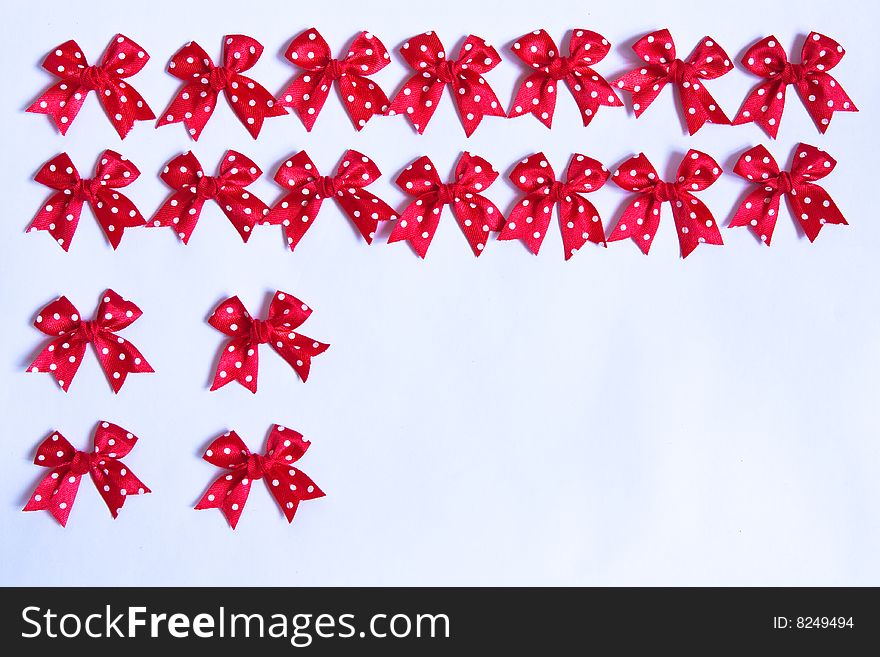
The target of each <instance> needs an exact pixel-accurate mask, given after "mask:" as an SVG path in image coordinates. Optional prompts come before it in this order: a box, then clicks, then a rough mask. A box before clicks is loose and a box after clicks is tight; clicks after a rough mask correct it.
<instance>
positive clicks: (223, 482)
mask: <svg viewBox="0 0 880 657" xmlns="http://www.w3.org/2000/svg"><path fill="white" fill-rule="evenodd" d="M309 445H311V443H310V442H309V441H308V440H306V439H305V438H303V436H302V434H301V433H299V432H297V431H294V430H293V429H288V428H286V427H283V426H281V425H280V424H278V425H275V426H274V427H272V431H271V432H270V433H269V440H268V441H267V443H266V453H265V454H252V453H251V451H250V450H249V449H248V448H247V445H245V444H244V442H243V441H242V439H241V438H239V436H238V434H237V433H235V432H234V431H228V432H227V433H225V434H223V435H222V436H220V437H219V438H217V439H216V440H215V441H214V442H212V443H211V444H210V445H209V446H208V449H207V450H205V455H204V456H203V457H202V458H203V459H205V460H206V461H207V462H208V463H210V464H211V465H215V466H217V467H218V468H223V469H225V470H228V471H229V472H228V473H227V474H225V475H222V476H220V477H217V479H215V480H214V483H212V484H211V486H210V487H209V488H208V490H207V492H206V493H205V494H204V496H203V497H202V499H201V500H199V503H198V504H196V509H197V510H199V511H201V510H202V509H220V510H221V511H222V512H223V515H224V516H226V520H227V521H228V522H229V524H230V526H231V527H232V528H233V529H235V526H236V525H237V524H238V519H239V518H240V517H241V513H242V511H244V505H245V504H246V503H247V499H248V494H249V493H250V492H251V482H253V481H256V480H257V479H265V480H266V486H267V487H268V488H269V492H270V493H272V497H274V498H275V501H276V502H278V506H279V507H281V511H283V512H284V517H285V518H287V522H293V516H294V514H296V508H297V507H298V506H299V503H300V502H302V501H305V500H314V499H316V498H319V497H324V491H322V490H321V489H320V488H318V485H317V484H316V483H315V482H314V481H312V480H311V478H310V477H309V476H308V475H307V474H305V473H304V472H303V471H302V470H297V469H296V468H294V467H293V464H294V463H295V462H296V461H298V460H299V459H301V458H302V456H303V454H305V453H306V450H307V449H308V448H309Z"/></svg>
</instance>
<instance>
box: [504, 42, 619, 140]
mask: <svg viewBox="0 0 880 657" xmlns="http://www.w3.org/2000/svg"><path fill="white" fill-rule="evenodd" d="M568 49H569V53H570V54H569V55H568V56H567V57H566V56H564V55H562V54H561V53H560V52H559V48H557V47H556V43H554V41H553V39H552V38H550V35H549V34H547V32H545V31H544V30H536V31H534V32H531V33H529V34H524V35H523V36H521V37H520V38H519V39H517V40H516V41H515V42H514V44H513V52H514V54H515V55H516V56H517V57H519V58H520V59H521V60H523V61H524V62H525V63H526V64H528V65H529V66H530V67H532V69H533V70H532V72H531V73H529V75H528V76H527V77H526V79H525V80H524V81H523V83H522V86H520V88H519V93H518V94H517V95H516V99H514V101H513V109H511V110H510V113H509V116H511V117H514V116H522V115H523V114H534V115H535V117H536V118H537V119H538V120H539V121H540V122H541V123H543V124H544V125H546V126H547V127H548V128H549V127H550V125H551V124H552V123H553V110H554V109H555V108H556V92H557V89H558V88H559V83H560V82H562V81H563V80H565V83H566V84H567V85H568V88H569V90H570V91H571V94H572V96H574V99H575V102H576V103H577V106H578V109H579V110H580V114H581V119H582V120H583V122H584V125H585V126H586V125H589V124H590V121H592V120H593V117H594V116H595V115H596V112H597V111H598V110H599V107H601V106H602V105H607V106H609V107H620V106H622V105H623V103H622V102H620V98H618V97H617V94H616V93H614V89H612V87H611V85H610V84H608V82H607V81H606V80H605V78H603V77H602V76H601V75H599V74H598V73H596V71H594V70H593V68H592V66H593V65H594V64H597V63H598V62H600V61H602V60H603V59H605V56H606V55H607V54H608V51H609V50H610V49H611V45H610V44H609V43H608V41H607V39H605V37H603V36H602V35H601V34H597V33H596V32H591V31H590V30H575V31H574V32H573V33H572V35H571V42H570V43H569V46H568Z"/></svg>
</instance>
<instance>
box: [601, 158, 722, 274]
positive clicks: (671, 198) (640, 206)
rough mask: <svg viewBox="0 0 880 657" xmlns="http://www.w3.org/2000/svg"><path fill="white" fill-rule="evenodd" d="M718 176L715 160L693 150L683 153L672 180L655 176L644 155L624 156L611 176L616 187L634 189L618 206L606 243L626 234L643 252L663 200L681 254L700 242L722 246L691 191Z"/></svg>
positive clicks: (710, 219)
mask: <svg viewBox="0 0 880 657" xmlns="http://www.w3.org/2000/svg"><path fill="white" fill-rule="evenodd" d="M720 175H721V167H720V166H719V165H718V163H717V162H716V161H715V160H713V159H712V158H711V157H709V156H708V155H706V154H705V153H702V152H700V151H697V150H690V151H688V152H687V154H686V155H685V156H684V159H683V160H682V161H681V164H680V165H679V167H678V174H677V175H676V180H675V182H663V181H662V180H660V178H659V176H658V175H657V172H656V171H655V170H654V167H653V166H652V165H651V163H650V162H648V158H646V157H645V156H644V154H642V153H639V154H638V155H637V156H635V157H632V158H630V159H629V160H627V161H626V162H624V163H623V164H621V165H620V168H619V169H618V170H617V171H615V172H614V176H613V180H614V182H615V183H616V184H617V185H618V186H619V187H621V188H623V189H626V190H629V191H633V192H636V196H635V198H634V199H633V200H632V201H630V203H629V205H627V206H626V208H625V209H624V211H623V215H622V216H621V217H620V220H619V221H618V222H617V226H616V227H615V228H614V231H613V232H612V233H611V235H609V236H608V241H609V242H614V241H617V240H623V239H626V238H632V240H633V241H634V242H635V243H636V244H638V245H639V248H640V249H641V250H642V252H643V253H645V254H646V255H647V253H648V251H649V250H650V249H651V242H653V241H654V235H656V234H657V228H658V226H659V225H660V207H661V206H662V205H663V203H664V201H668V202H669V203H670V205H671V206H672V217H673V219H674V220H675V230H676V233H677V234H678V243H679V245H680V246H681V256H682V257H683V258H686V257H687V256H688V255H689V254H690V253H691V251H693V250H694V249H695V248H697V246H698V245H700V244H703V243H708V244H723V242H722V240H721V232H720V231H719V230H718V225H717V223H716V222H715V217H713V216H712V213H711V212H710V211H709V208H707V207H706V206H705V204H704V203H703V202H702V201H701V200H700V199H698V198H697V197H696V196H694V195H693V192H698V191H701V190H703V189H706V188H707V187H709V186H710V185H711V184H712V183H714V182H715V181H716V180H717V179H718V177H719V176H720Z"/></svg>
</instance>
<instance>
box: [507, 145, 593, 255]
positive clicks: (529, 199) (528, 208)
mask: <svg viewBox="0 0 880 657" xmlns="http://www.w3.org/2000/svg"><path fill="white" fill-rule="evenodd" d="M510 180H511V181H512V182H513V184H514V185H516V186H517V187H518V188H519V189H521V190H522V191H524V192H525V193H526V195H525V196H524V197H523V198H522V199H521V200H520V201H519V202H518V203H517V204H516V206H515V207H514V208H513V210H512V211H511V213H510V216H509V217H508V219H507V223H506V224H504V227H503V228H502V229H501V234H500V235H499V236H498V239H499V240H515V239H518V240H522V241H523V242H524V243H525V245H526V246H527V247H528V249H529V250H530V251H531V252H532V253H534V254H535V255H537V254H538V251H539V250H540V249H541V243H542V242H543V241H544V236H545V235H546V234H547V228H548V227H549V225H550V213H551V212H552V211H553V206H554V205H557V204H558V205H559V228H560V230H561V232H562V244H563V246H564V247H565V259H566V260H568V259H569V258H571V256H573V255H574V254H575V253H576V252H577V250H578V249H579V248H581V247H582V246H583V245H584V244H585V243H586V242H587V241H590V242H594V243H595V244H602V245H603V246H606V244H605V229H604V228H603V227H602V220H601V219H600V218H599V212H598V210H596V208H595V207H594V206H593V204H592V203H590V202H589V201H588V200H587V199H585V198H584V197H583V196H582V194H585V193H589V192H593V191H596V190H597V189H599V188H600V187H602V185H604V184H605V181H607V180H608V170H607V169H606V168H605V167H604V166H603V165H602V163H601V162H599V161H597V160H594V159H593V158H591V157H587V156H586V155H581V154H580V153H575V154H574V155H573V156H572V158H571V162H570V163H569V165H568V171H567V172H566V174H565V181H562V182H560V181H557V180H556V174H555V173H553V167H551V166H550V165H549V164H548V162H547V157H546V156H545V155H544V154H543V153H535V154H534V155H530V156H529V157H527V158H526V159H524V160H523V161H522V162H520V163H519V164H517V165H516V166H515V167H514V169H513V171H512V172H511V173H510Z"/></svg>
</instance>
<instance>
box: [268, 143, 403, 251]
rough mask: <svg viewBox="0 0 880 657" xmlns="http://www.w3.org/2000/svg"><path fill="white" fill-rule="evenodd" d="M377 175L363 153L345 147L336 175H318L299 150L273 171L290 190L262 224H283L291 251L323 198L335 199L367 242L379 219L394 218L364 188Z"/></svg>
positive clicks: (370, 241)
mask: <svg viewBox="0 0 880 657" xmlns="http://www.w3.org/2000/svg"><path fill="white" fill-rule="evenodd" d="M381 175H382V174H381V172H380V171H379V167H377V166H376V165H375V164H374V163H373V161H372V160H371V159H370V158H368V157H367V156H366V155H364V154H363V153H359V152H357V151H354V150H347V151H346V152H345V155H343V156H342V162H340V164H339V168H338V169H337V170H336V175H335V176H322V175H321V174H319V173H318V170H317V168H316V167H315V165H314V164H313V163H312V161H311V160H310V159H309V156H308V155H307V154H306V152H305V151H300V152H299V153H297V154H296V155H294V156H293V157H291V158H290V159H289V160H287V162H285V163H284V164H282V165H281V166H280V167H279V168H278V171H277V172H276V173H275V181H276V182H277V183H278V184H279V185H281V186H282V187H284V189H288V190H290V191H289V192H288V193H287V194H285V196H284V197H283V198H282V199H281V200H280V201H279V202H278V203H277V204H276V205H275V207H273V208H272V210H271V211H270V212H269V216H268V217H267V221H266V223H269V224H273V225H281V226H283V227H284V232H285V234H286V235H287V244H288V245H289V246H290V250H291V251H293V250H294V249H295V248H296V245H297V244H298V243H299V241H300V240H301V239H302V237H303V235H305V234H306V231H307V230H308V229H309V228H310V227H311V225H312V223H313V222H314V221H315V218H316V217H317V216H318V212H319V211H320V209H321V204H322V203H323V202H324V199H327V198H335V199H336V201H337V202H338V203H339V206H340V207H341V208H342V210H343V212H345V214H347V215H348V216H349V218H350V219H351V220H352V222H354V225H355V226H357V229H358V230H359V231H360V233H361V235H363V236H364V239H365V240H366V241H367V244H371V243H372V242H373V237H374V235H375V233H376V227H377V226H378V225H379V222H380V221H388V220H389V219H396V218H397V215H396V214H395V212H394V209H393V208H392V207H391V206H389V205H388V204H387V203H385V201H383V200H381V199H380V198H379V197H377V196H375V195H373V194H371V193H370V192H368V191H367V190H366V189H364V187H366V186H367V185H369V184H371V183H373V182H375V181H376V180H377V179H378V178H379V176H381Z"/></svg>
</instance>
